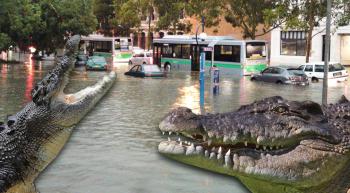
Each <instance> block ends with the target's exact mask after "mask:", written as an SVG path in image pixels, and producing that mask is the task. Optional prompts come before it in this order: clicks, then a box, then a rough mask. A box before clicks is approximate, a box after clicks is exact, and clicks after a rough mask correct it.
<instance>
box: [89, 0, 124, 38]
mask: <svg viewBox="0 0 350 193" xmlns="http://www.w3.org/2000/svg"><path fill="white" fill-rule="evenodd" d="M115 3H119V2H118V1H115V0H94V1H93V12H94V14H95V15H96V18H97V20H98V23H99V30H101V31H102V32H103V33H104V34H108V35H110V33H111V29H112V28H113V24H112V23H111V22H112V20H113V18H114V17H115V7H116V4H115Z"/></svg>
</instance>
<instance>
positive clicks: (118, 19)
mask: <svg viewBox="0 0 350 193" xmlns="http://www.w3.org/2000/svg"><path fill="white" fill-rule="evenodd" d="M142 3H143V2H142V1H140V0H128V1H123V0H119V3H118V5H117V6H116V7H115V12H116V14H115V18H114V19H113V21H112V24H113V26H114V27H115V28H117V29H118V31H119V32H121V33H120V35H125V36H129V33H130V30H131V28H137V27H139V26H140V24H141V10H142V8H143V7H142Z"/></svg>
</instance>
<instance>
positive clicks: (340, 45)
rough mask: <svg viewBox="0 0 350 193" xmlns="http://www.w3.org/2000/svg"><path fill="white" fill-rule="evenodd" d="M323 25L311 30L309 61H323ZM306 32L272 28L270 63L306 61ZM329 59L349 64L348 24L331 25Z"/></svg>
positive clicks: (301, 62)
mask: <svg viewBox="0 0 350 193" xmlns="http://www.w3.org/2000/svg"><path fill="white" fill-rule="evenodd" d="M325 28H326V27H325V25H324V24H322V25H320V26H319V27H316V28H315V29H314V31H313V38H312V43H311V52H310V58H309V59H310V62H318V61H324V57H325V36H326V30H325ZM305 55H306V32H304V31H298V30H282V29H280V28H278V29H274V30H273V31H272V32H271V54H270V64H271V65H285V66H299V65H301V64H303V63H305V61H306V57H305ZM330 61H334V62H340V63H341V64H343V65H350V25H347V26H342V27H338V28H335V27H332V29H331V44H330Z"/></svg>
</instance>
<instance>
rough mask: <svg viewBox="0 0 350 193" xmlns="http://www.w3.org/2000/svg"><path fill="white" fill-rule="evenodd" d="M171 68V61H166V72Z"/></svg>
mask: <svg viewBox="0 0 350 193" xmlns="http://www.w3.org/2000/svg"><path fill="white" fill-rule="evenodd" d="M170 69H171V65H170V64H169V63H166V64H165V66H164V70H165V71H166V72H169V71H170Z"/></svg>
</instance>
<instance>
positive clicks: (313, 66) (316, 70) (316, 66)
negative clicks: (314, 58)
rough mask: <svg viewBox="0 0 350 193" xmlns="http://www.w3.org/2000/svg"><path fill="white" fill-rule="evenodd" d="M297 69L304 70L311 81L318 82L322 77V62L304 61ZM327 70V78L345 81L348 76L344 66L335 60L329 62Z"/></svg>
mask: <svg viewBox="0 0 350 193" xmlns="http://www.w3.org/2000/svg"><path fill="white" fill-rule="evenodd" d="M298 69H299V70H302V71H304V72H305V74H306V75H307V76H308V77H309V78H310V79H311V81H313V82H318V81H319V80H320V79H323V76H324V62H313V63H306V64H304V65H301V66H300V67H299V68H298ZM328 71H329V72H328V79H336V80H337V81H346V80H347V79H348V76H349V74H348V71H347V70H346V69H345V68H344V66H343V65H341V64H340V63H337V62H330V63H329V67H328Z"/></svg>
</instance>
